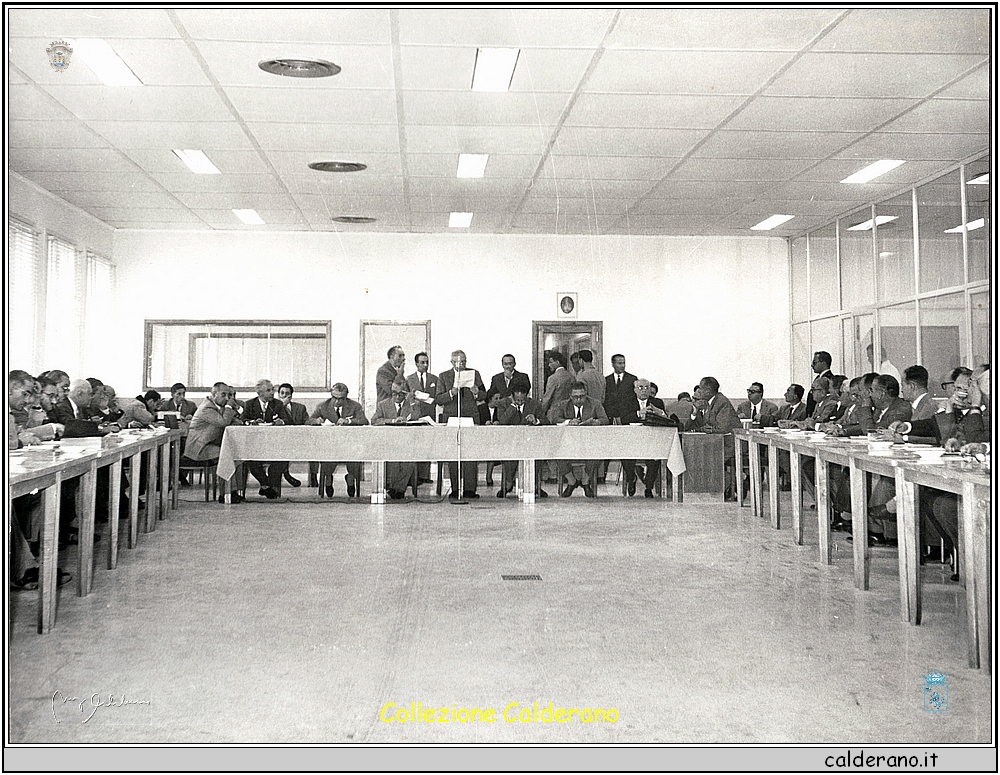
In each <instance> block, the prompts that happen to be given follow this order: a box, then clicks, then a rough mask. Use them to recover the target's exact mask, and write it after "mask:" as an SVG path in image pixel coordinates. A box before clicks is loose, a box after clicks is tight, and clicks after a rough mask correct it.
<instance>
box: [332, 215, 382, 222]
mask: <svg viewBox="0 0 1000 775" xmlns="http://www.w3.org/2000/svg"><path fill="white" fill-rule="evenodd" d="M333 220H334V221H336V222H337V223H375V220H376V219H375V218H371V217H369V216H367V215H337V216H335V217H334V218H333Z"/></svg>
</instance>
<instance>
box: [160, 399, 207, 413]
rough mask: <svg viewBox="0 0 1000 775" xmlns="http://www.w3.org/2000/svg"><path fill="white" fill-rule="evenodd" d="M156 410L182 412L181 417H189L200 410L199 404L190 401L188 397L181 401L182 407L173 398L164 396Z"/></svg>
mask: <svg viewBox="0 0 1000 775" xmlns="http://www.w3.org/2000/svg"><path fill="white" fill-rule="evenodd" d="M156 411H158V412H180V414H181V417H189V416H192V415H194V413H195V412H197V411H198V406H197V405H196V404H195V402H194V401H188V400H187V399H186V398H185V399H184V400H183V401H181V405H180V408H178V407H177V405H176V404H175V403H174V401H173V399H172V398H164V399H163V400H162V401H160V403H158V404H157V405H156Z"/></svg>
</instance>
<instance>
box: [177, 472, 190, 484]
mask: <svg viewBox="0 0 1000 775" xmlns="http://www.w3.org/2000/svg"><path fill="white" fill-rule="evenodd" d="M178 481H179V482H180V485H181V487H190V486H191V482H189V481H188V478H187V474H185V475H184V476H182V477H180V479H178Z"/></svg>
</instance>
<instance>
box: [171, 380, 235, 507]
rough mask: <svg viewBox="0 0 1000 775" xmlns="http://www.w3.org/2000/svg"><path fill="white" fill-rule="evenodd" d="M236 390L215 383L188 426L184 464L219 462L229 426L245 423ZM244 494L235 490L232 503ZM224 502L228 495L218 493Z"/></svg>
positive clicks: (220, 500)
mask: <svg viewBox="0 0 1000 775" xmlns="http://www.w3.org/2000/svg"><path fill="white" fill-rule="evenodd" d="M235 395H236V393H235V391H234V390H233V389H232V388H231V387H229V385H227V384H226V383H225V382H216V383H215V384H214V385H212V392H211V394H209V395H208V396H207V397H206V398H205V400H204V401H202V402H201V405H200V406H199V407H198V409H197V411H195V413H194V416H193V417H192V418H191V425H190V426H189V427H188V437H187V447H186V449H185V450H184V456H183V457H182V458H181V465H182V466H183V465H195V466H197V465H202V464H204V463H218V462H219V452H220V451H221V450H222V436H223V434H224V433H225V431H226V428H228V427H229V426H230V425H242V424H243V421H242V420H240V418H239V413H238V411H237V405H236V399H235ZM234 489H235V490H240V489H243V485H242V484H241V482H239V481H237V482H236V487H235V488H234ZM242 500H243V496H241V495H240V494H239V492H233V495H232V502H233V503H239V502H240V501H242ZM224 502H225V496H224V495H219V503H224Z"/></svg>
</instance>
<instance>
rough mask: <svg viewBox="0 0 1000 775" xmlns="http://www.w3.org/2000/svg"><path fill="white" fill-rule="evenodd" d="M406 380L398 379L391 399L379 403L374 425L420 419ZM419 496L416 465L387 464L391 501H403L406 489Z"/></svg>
mask: <svg viewBox="0 0 1000 775" xmlns="http://www.w3.org/2000/svg"><path fill="white" fill-rule="evenodd" d="M408 392H409V391H408V390H407V387H406V380H404V379H403V378H401V377H400V378H397V379H396V380H395V381H394V382H393V383H392V385H391V386H390V388H389V398H387V399H385V400H384V401H379V402H378V405H377V406H376V407H375V414H373V415H372V425H405V424H406V423H407V422H409V421H410V420H419V419H420V407H419V405H418V404H416V403H414V401H413V400H412V399H411V398H410V397H409V396H408V395H407V394H408ZM411 486H412V487H413V494H414V495H416V494H417V465H416V463H386V464H385V488H386V494H387V495H388V496H389V499H390V500H394V501H398V500H402V499H403V498H404V497H405V496H406V488H407V487H411Z"/></svg>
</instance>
